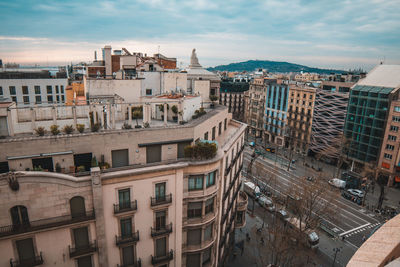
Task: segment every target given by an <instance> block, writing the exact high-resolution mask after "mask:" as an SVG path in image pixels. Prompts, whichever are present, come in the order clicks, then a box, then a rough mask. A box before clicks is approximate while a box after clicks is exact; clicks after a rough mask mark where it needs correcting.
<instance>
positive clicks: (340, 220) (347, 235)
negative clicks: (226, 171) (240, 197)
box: [244, 147, 381, 249]
mask: <svg viewBox="0 0 400 267" xmlns="http://www.w3.org/2000/svg"><path fill="white" fill-rule="evenodd" d="M252 152H253V151H252V149H250V147H246V149H245V160H244V167H246V168H247V164H248V163H249V162H250V159H251V154H252ZM282 165H283V166H282ZM301 167H302V166H301ZM246 168H244V169H245V170H246ZM296 168H297V169H296V170H291V171H290V172H288V171H287V170H286V169H287V167H285V164H281V163H280V162H275V161H273V160H272V159H270V158H263V157H262V156H260V157H258V158H257V159H256V160H255V162H254V164H253V167H252V173H253V174H256V173H257V174H259V175H258V177H254V176H250V177H247V178H248V179H250V180H253V181H255V182H257V181H259V182H264V183H267V186H268V187H270V188H271V189H272V191H273V193H275V194H276V195H278V196H281V197H286V195H287V193H288V192H289V190H290V189H291V188H293V187H296V186H299V185H300V184H301V183H308V182H309V181H307V180H306V179H304V175H306V174H307V173H306V172H305V171H304V170H303V171H301V170H300V166H299V167H297V166H296ZM244 175H246V172H244ZM274 175H275V176H276V178H275V179H273V182H272V180H271V177H272V176H274ZM268 182H271V183H270V184H268ZM326 185H327V187H329V188H330V189H331V190H330V191H329V193H328V194H327V195H326V196H324V197H323V198H324V200H325V201H331V204H332V205H333V206H334V209H335V210H337V216H336V218H335V219H327V218H324V219H325V221H326V227H327V228H328V231H330V233H331V234H332V235H333V236H334V237H336V238H339V239H344V242H346V243H348V244H349V245H350V246H352V247H353V248H354V249H357V248H358V247H360V246H361V244H362V243H363V241H364V240H365V239H366V238H367V237H368V236H369V234H370V232H371V231H372V230H373V229H375V228H376V227H377V226H379V225H380V224H381V221H379V220H378V219H377V218H375V215H374V214H373V213H371V212H368V211H366V210H365V209H364V208H363V207H362V206H359V205H357V204H355V203H353V202H351V201H349V200H347V199H344V198H342V197H341V195H340V192H339V190H338V189H336V188H333V187H330V185H329V184H328V183H327V184H326ZM330 194H333V196H334V197H333V198H332V197H331V196H330Z"/></svg>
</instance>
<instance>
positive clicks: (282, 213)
mask: <svg viewBox="0 0 400 267" xmlns="http://www.w3.org/2000/svg"><path fill="white" fill-rule="evenodd" d="M276 215H277V216H278V218H280V219H282V220H284V221H288V220H289V213H287V211H286V210H284V209H280V210H278V211H277V212H276Z"/></svg>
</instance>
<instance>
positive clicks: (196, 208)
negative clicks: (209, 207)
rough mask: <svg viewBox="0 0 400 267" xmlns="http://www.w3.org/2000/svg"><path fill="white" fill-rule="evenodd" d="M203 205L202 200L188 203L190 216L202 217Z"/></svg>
mask: <svg viewBox="0 0 400 267" xmlns="http://www.w3.org/2000/svg"><path fill="white" fill-rule="evenodd" d="M202 206H203V203H202V202H190V203H188V217H189V218H196V217H201V211H202Z"/></svg>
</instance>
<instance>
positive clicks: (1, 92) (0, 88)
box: [0, 86, 3, 95]
mask: <svg viewBox="0 0 400 267" xmlns="http://www.w3.org/2000/svg"><path fill="white" fill-rule="evenodd" d="M0 95H3V87H1V86H0Z"/></svg>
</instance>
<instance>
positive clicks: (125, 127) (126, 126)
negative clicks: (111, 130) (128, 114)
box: [122, 122, 132, 130]
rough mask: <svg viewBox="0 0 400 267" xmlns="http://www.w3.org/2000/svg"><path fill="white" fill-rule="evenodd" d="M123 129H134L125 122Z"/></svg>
mask: <svg viewBox="0 0 400 267" xmlns="http://www.w3.org/2000/svg"><path fill="white" fill-rule="evenodd" d="M122 129H124V130H129V129H132V125H130V124H129V123H127V122H125V123H124V125H122Z"/></svg>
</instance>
